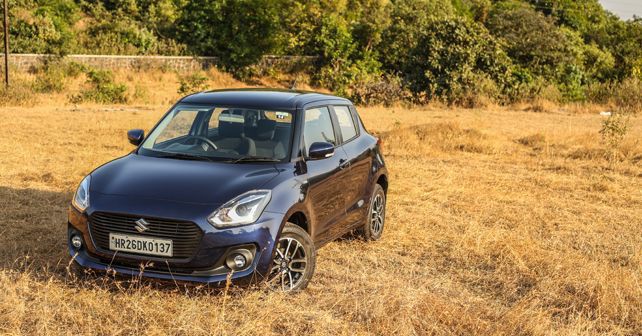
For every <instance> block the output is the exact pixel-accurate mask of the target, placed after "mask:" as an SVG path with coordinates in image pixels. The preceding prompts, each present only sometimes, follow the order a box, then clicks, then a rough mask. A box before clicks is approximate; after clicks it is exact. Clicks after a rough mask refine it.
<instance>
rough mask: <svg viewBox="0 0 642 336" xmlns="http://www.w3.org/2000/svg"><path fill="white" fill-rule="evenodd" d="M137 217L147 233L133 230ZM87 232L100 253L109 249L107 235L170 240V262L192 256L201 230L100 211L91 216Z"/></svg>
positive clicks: (191, 226) (191, 225)
mask: <svg viewBox="0 0 642 336" xmlns="http://www.w3.org/2000/svg"><path fill="white" fill-rule="evenodd" d="M141 218H144V219H145V221H147V222H148V223H149V225H148V228H149V230H147V231H145V232H144V233H139V232H138V231H137V230H136V228H135V226H136V221H137V220H139V219H141ZM89 230H90V233H91V236H92V238H93V240H94V243H95V244H96V246H97V247H98V248H100V249H103V250H109V233H124V234H132V235H138V236H144V237H154V238H162V239H171V240H172V241H173V246H174V250H173V252H174V254H173V257H172V258H171V259H187V258H190V257H192V256H193V255H194V253H195V252H196V249H197V248H198V245H199V243H200V241H201V237H202V236H203V231H202V230H201V229H200V228H199V227H198V225H196V224H194V223H192V222H187V221H176V220H168V219H158V218H148V217H139V216H132V215H117V214H111V213H101V212H98V213H94V214H92V215H91V217H90V218H89Z"/></svg>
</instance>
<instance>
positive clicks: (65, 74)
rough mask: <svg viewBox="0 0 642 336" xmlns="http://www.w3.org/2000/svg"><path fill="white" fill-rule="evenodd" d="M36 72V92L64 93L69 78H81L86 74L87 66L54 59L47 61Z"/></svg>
mask: <svg viewBox="0 0 642 336" xmlns="http://www.w3.org/2000/svg"><path fill="white" fill-rule="evenodd" d="M35 72H36V81H35V83H34V90H35V91H36V92H41V93H51V92H62V91H64V90H65V89H66V88H67V78H69V77H72V78H76V77H78V76H80V74H82V73H83V72H85V66H84V65H82V64H79V63H76V62H69V63H68V62H65V61H64V60H63V59H62V58H52V59H47V60H45V62H44V63H43V65H42V66H41V67H39V68H37V69H36V71H35Z"/></svg>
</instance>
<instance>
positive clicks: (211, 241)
mask: <svg viewBox="0 0 642 336" xmlns="http://www.w3.org/2000/svg"><path fill="white" fill-rule="evenodd" d="M92 196H94V195H93V194H92ZM141 209H144V210H143V211H141ZM98 211H100V212H108V213H119V214H136V215H137V216H140V217H141V218H145V217H155V218H167V219H174V220H185V221H191V222H193V223H195V224H196V225H197V226H198V227H199V228H200V229H201V230H202V231H203V235H202V238H201V240H200V242H199V243H198V247H197V248H196V249H195V252H194V254H193V255H192V256H191V257H190V258H187V259H181V260H176V259H171V258H170V259H165V258H163V257H152V256H144V255H139V254H130V253H123V252H117V253H116V252H114V251H110V250H105V249H101V248H100V247H99V246H98V245H97V244H95V243H94V239H93V238H92V233H91V229H90V225H89V221H90V218H91V215H92V214H93V213H94V212H98ZM212 211H213V209H212V206H204V205H193V204H176V203H172V202H169V201H158V200H153V201H150V200H140V199H132V198H125V197H122V196H111V195H100V194H98V195H95V196H94V197H93V198H92V203H91V205H90V207H89V208H88V209H87V210H86V212H84V213H80V212H79V211H77V210H76V209H75V208H74V207H73V206H70V207H69V212H68V218H69V219H68V240H67V242H68V249H69V253H70V255H71V256H72V257H73V258H74V260H75V261H76V262H77V263H78V264H79V265H80V266H83V267H86V268H91V269H94V270H98V271H109V272H116V274H122V275H128V276H143V277H149V278H156V279H162V280H168V281H181V282H182V281H188V282H199V283H208V284H212V285H214V286H220V285H224V284H225V282H226V280H227V277H228V275H229V274H230V273H231V280H232V283H233V284H234V285H248V284H250V283H254V282H258V281H261V280H263V279H264V278H265V276H266V275H267V274H268V272H269V269H270V266H271V263H272V251H273V250H274V244H275V243H274V242H275V241H277V238H278V234H279V232H280V228H281V226H282V224H283V221H284V218H283V215H282V214H278V213H271V212H264V213H263V214H262V215H261V217H260V218H259V220H257V222H256V223H254V224H251V225H247V226H241V227H237V228H230V229H225V230H220V229H216V228H214V227H213V226H212V225H210V224H209V223H208V222H207V220H206V218H207V215H209V213H211V212H212ZM73 234H77V235H80V236H81V237H82V239H83V245H82V247H80V248H79V249H76V248H74V247H73V246H72V245H71V242H70V238H71V236H72V235H73ZM141 235H143V236H144V234H141ZM240 247H242V248H247V249H249V250H251V251H252V254H253V260H252V262H251V264H250V265H249V266H247V267H246V268H244V269H242V270H240V271H234V272H232V271H231V269H230V268H229V267H227V266H226V264H225V258H226V257H227V255H228V254H229V253H231V252H232V251H234V250H235V249H237V248H240Z"/></svg>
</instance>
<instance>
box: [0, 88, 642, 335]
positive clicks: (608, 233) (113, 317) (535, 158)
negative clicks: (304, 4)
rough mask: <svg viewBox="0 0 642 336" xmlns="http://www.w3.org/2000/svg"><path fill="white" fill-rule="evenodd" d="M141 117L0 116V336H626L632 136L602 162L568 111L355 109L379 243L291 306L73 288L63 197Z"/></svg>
mask: <svg viewBox="0 0 642 336" xmlns="http://www.w3.org/2000/svg"><path fill="white" fill-rule="evenodd" d="M156 85H158V84H156ZM165 90H166V92H169V93H167V95H169V94H170V93H171V94H173V92H175V87H171V88H169V89H165ZM150 91H152V90H150ZM154 92H156V91H154ZM149 100H150V101H151V103H149V102H148V103H147V104H143V102H138V103H140V105H129V106H92V105H86V106H72V105H68V104H63V103H59V102H57V101H56V100H55V99H43V100H41V101H40V102H38V103H36V104H35V106H31V107H20V106H8V107H1V108H0V132H1V133H0V134H1V135H0V140H1V141H0V215H1V216H2V218H3V222H2V224H1V225H0V333H1V334H34V335H41V334H53V335H59V334H74V335H75V334H102V335H125V334H154V335H156V334H159V335H165V334H186V335H187V334H189V335H192V334H195V335H211V334H214V335H253V334H264V335H271V334H286V335H298V334H318V335H337V334H343V335H355V334H356V335H370V334H373V335H392V334H395V335H397V334H398V335H427V334H440V335H441V334H458V335H467V334H483V335H486V334H497V335H549V334H555V335H557V334H560V335H581V334H615V335H640V334H641V333H642V287H641V284H640V280H641V277H642V118H639V117H637V118H633V119H632V120H631V129H630V130H629V132H628V135H627V136H626V138H625V139H624V141H623V142H622V144H621V146H620V148H619V149H618V153H617V155H615V156H613V155H611V153H609V151H608V150H607V149H606V147H605V145H604V144H603V143H602V142H601V139H600V135H599V133H598V131H599V130H600V127H601V122H602V120H603V117H600V116H599V115H597V114H595V113H590V114H589V113H577V112H576V111H575V112H573V113H570V112H565V111H558V112H555V113H535V112H526V111H516V110H511V109H507V108H489V109H485V110H458V109H441V108H434V107H433V108H428V107H426V108H402V107H396V108H384V107H377V108H361V109H360V112H361V114H362V117H363V119H364V122H365V124H366V126H367V128H368V129H369V130H370V131H372V132H375V133H377V134H379V135H380V136H381V137H382V138H383V140H384V150H385V153H386V159H387V163H388V165H389V167H390V172H391V177H390V190H389V195H388V196H389V202H388V217H387V222H386V229H385V232H384V237H383V239H382V240H380V241H378V242H374V243H365V242H363V241H361V240H359V239H356V238H351V237H346V238H345V239H342V240H340V241H337V242H333V243H331V244H329V245H327V246H326V247H324V248H323V249H322V250H320V252H319V259H318V264H317V269H316V274H315V276H314V279H313V281H312V283H311V284H310V286H309V288H308V289H307V290H306V291H304V292H301V293H298V294H294V295H284V294H280V293H271V292H268V291H265V290H263V289H251V290H238V289H235V288H231V289H230V290H229V291H214V290H208V289H206V288H200V287H177V286H171V285H160V284H157V283H154V282H147V281H138V279H132V280H128V279H122V278H118V279H112V278H108V277H105V276H95V277H89V278H87V279H82V280H80V279H71V278H69V277H68V276H67V275H66V270H65V269H66V266H67V263H68V261H69V257H68V256H67V252H66V245H65V238H66V231H65V230H66V208H67V205H68V203H69V200H70V198H71V195H72V192H73V190H74V189H75V188H76V186H77V183H78V182H79V181H80V180H81V178H82V177H83V176H84V175H85V174H87V173H88V172H90V171H91V170H92V169H93V168H95V167H97V166H98V165H100V164H102V163H104V162H106V161H108V160H110V159H112V158H115V157H118V156H121V155H124V154H126V153H127V152H128V151H129V150H131V147H130V146H129V145H128V143H127V140H126V137H125V131H126V130H128V129H130V128H136V127H141V128H145V129H149V128H150V127H152V126H153V124H154V123H155V122H156V120H157V119H158V118H159V117H160V116H161V114H162V113H164V111H165V109H166V108H167V107H168V105H169V103H170V99H168V98H163V99H156V98H155V97H154V96H152V97H151V98H149ZM613 157H615V159H613ZM609 158H611V159H609Z"/></svg>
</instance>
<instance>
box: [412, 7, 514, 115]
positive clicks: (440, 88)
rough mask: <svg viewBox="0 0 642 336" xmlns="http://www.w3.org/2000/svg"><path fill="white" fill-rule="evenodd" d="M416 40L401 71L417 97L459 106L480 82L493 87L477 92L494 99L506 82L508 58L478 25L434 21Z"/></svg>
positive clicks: (462, 22)
mask: <svg viewBox="0 0 642 336" xmlns="http://www.w3.org/2000/svg"><path fill="white" fill-rule="evenodd" d="M418 41H419V42H418V43H417V46H416V47H415V48H414V49H413V50H411V51H410V55H409V57H408V58H407V61H406V62H405V63H404V64H403V65H402V70H403V73H404V75H405V77H406V79H407V80H408V82H409V87H410V90H411V91H412V92H413V93H414V94H415V95H416V96H417V97H419V98H425V99H428V100H432V99H439V100H444V101H446V102H448V103H455V104H456V103H462V102H464V101H465V100H466V96H468V95H469V94H471V92H474V91H472V90H476V89H479V88H480V86H478V84H479V83H480V81H485V82H489V81H492V82H494V84H495V85H491V86H492V87H493V88H492V90H489V91H488V92H479V93H483V94H488V95H490V96H491V98H498V95H499V93H500V92H501V91H503V89H504V88H503V87H504V86H507V85H509V83H510V81H509V80H510V71H511V67H512V64H511V62H510V59H509V58H508V57H507V56H506V54H505V53H504V52H503V50H502V49H501V47H500V45H499V43H497V41H496V40H495V39H494V38H493V37H492V36H491V35H490V34H489V33H488V31H487V30H486V29H485V28H484V27H483V26H481V25H479V24H476V23H474V22H471V21H468V20H464V19H443V20H434V21H432V22H430V23H429V26H428V29H426V30H425V31H424V32H423V33H422V36H421V37H420V38H419V40H418ZM473 94H475V93H473Z"/></svg>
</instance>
